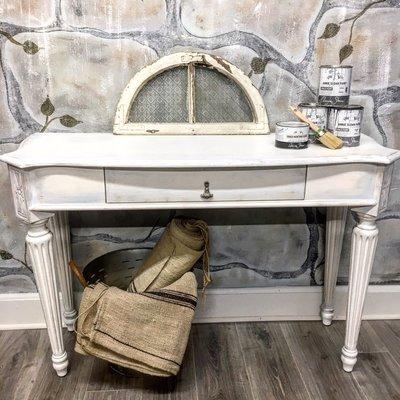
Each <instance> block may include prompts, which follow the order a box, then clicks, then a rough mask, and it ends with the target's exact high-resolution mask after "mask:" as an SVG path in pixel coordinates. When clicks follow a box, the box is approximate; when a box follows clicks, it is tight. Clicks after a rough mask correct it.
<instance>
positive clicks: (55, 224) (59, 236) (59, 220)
mask: <svg viewBox="0 0 400 400" xmlns="http://www.w3.org/2000/svg"><path fill="white" fill-rule="evenodd" d="M49 228H50V231H51V232H52V234H53V241H54V259H55V260H54V261H55V266H56V268H57V271H58V282H59V285H60V289H61V293H62V300H63V304H64V308H63V310H64V321H65V325H66V326H67V328H68V330H69V331H70V332H72V331H73V330H74V323H75V318H76V317H77V315H78V314H77V312H76V310H75V306H74V297H73V296H74V294H73V286H72V272H71V268H70V267H69V265H68V263H69V261H70V260H71V244H70V231H69V223H68V213H67V212H65V211H59V212H57V213H56V214H55V215H54V217H53V218H50V220H49Z"/></svg>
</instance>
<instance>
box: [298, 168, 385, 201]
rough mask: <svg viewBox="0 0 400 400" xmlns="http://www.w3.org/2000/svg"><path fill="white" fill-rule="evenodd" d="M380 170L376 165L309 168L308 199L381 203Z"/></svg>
mask: <svg viewBox="0 0 400 400" xmlns="http://www.w3.org/2000/svg"><path fill="white" fill-rule="evenodd" d="M378 172H379V170H378V167H377V166H376V165H374V164H353V165H348V164H342V165H329V166H324V167H323V168H321V167H320V166H311V167H309V168H308V174H307V188H306V196H305V198H306V199H321V200H329V199H332V198H334V199H343V200H345V199H354V198H357V199H371V200H373V201H374V202H375V203H378V202H379V193H376V192H375V188H376V187H379V192H380V182H379V173H378Z"/></svg>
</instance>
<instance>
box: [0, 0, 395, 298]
mask: <svg viewBox="0 0 400 400" xmlns="http://www.w3.org/2000/svg"><path fill="white" fill-rule="evenodd" d="M399 24H400V0H381V1H373V0H347V1H345V0H296V1H295V0H284V1H282V0H268V1H266V0H264V1H257V0H243V1H239V0H237V1H236V0H219V1H213V0H165V1H164V0H145V1H143V0H129V1H128V0H96V1H94V0H42V1H39V0H14V1H9V0H0V63H1V64H0V67H1V74H0V93H1V95H0V151H1V152H2V153H3V152H8V151H11V150H13V149H15V148H16V147H17V145H18V144H19V143H20V142H21V141H22V140H23V139H24V138H26V137H27V136H29V135H30V134H31V133H33V132H35V131H40V130H43V131H45V132H47V134H48V135H55V134H57V132H60V131H68V132H75V131H82V132H90V131H102V132H103V131H104V132H107V131H110V130H111V128H112V120H113V115H114V112H115V108H116V103H117V101H118V98H119V95H120V93H121V91H122V89H123V88H124V86H125V85H126V83H127V82H128V80H129V79H130V78H131V77H132V76H133V75H134V74H135V73H136V72H137V71H138V70H139V69H140V68H141V67H143V66H144V65H146V64H149V63H151V62H152V61H153V60H155V59H157V58H159V57H161V56H163V55H165V54H169V53H172V52H176V51H182V50H186V49H190V50H202V51H206V52H210V53H213V54H217V55H220V56H222V57H224V58H226V59H228V60H229V61H231V62H232V63H234V64H236V65H238V66H239V67H240V68H241V69H242V70H243V71H245V73H247V74H248V75H249V76H250V77H251V79H252V81H253V83H254V85H255V86H256V87H257V88H259V90H260V92H261V94H262V96H263V98H264V101H265V104H266V106H267V110H268V116H269V119H270V122H271V126H273V124H274V123H275V122H276V121H278V120H282V119H287V118H291V116H290V115H289V113H288V110H287V104H288V103H291V104H296V103H298V102H300V101H309V100H313V99H315V95H316V86H317V79H318V66H319V65H320V64H332V63H334V64H337V63H339V62H340V61H342V62H343V63H348V64H352V65H353V66H354V81H353V89H354V90H353V98H352V102H353V103H357V104H362V105H363V106H364V107H365V118H364V123H363V130H364V132H365V133H367V134H368V135H370V136H372V137H373V138H374V139H376V140H377V141H378V142H379V143H382V144H383V145H385V146H391V147H396V148H400V69H399V64H400V25H399ZM47 97H48V100H46V99H47ZM324 213H325V211H324V210H317V209H299V210H273V211H265V210H264V211H263V210H245V211H240V210H237V211H229V212H228V211H224V212H215V211H207V212H199V211H195V212H188V211H185V213H183V214H186V215H192V216H195V217H201V218H204V219H205V220H207V221H208V222H209V223H210V225H211V233H212V241H213V252H212V260H211V261H212V266H213V271H214V273H213V276H214V285H215V287H217V286H219V287H222V286H225V287H240V286H242V287H246V286H267V285H283V284H291V285H315V284H318V285H319V284H321V283H322V282H323V267H324V233H325V232H324V218H325V215H324ZM181 214H182V213H181ZM172 215H174V211H170V212H160V213H155V212H146V213H142V214H140V213H126V212H124V213H122V212H121V213H106V215H102V216H101V217H99V215H98V214H97V213H73V214H72V215H71V224H72V227H73V228H72V235H73V236H72V238H73V252H74V257H75V258H76V259H77V261H78V262H79V263H80V264H82V265H85V264H86V263H88V262H89V261H90V260H92V259H94V258H96V257H98V256H100V255H102V254H104V253H106V252H108V251H112V250H116V249H124V248H132V249H137V250H135V251H138V254H139V253H140V254H142V253H143V249H144V250H146V251H148V249H149V248H151V247H152V246H153V245H154V243H155V241H156V240H157V238H158V237H159V235H160V234H161V232H162V227H163V226H164V225H165V223H166V221H168V219H169V218H170V217H171V216H172ZM353 224H354V221H353V219H352V216H351V215H350V214H349V216H348V224H347V233H346V235H347V236H346V238H345V246H344V247H345V251H344V255H343V259H342V266H341V271H340V278H339V280H340V282H342V283H344V282H346V276H347V264H348V253H349V242H350V232H351V228H352V226H353ZM378 225H379V229H380V232H381V236H380V241H379V244H378V251H377V257H376V262H375V266H374V269H373V277H372V281H373V282H375V283H393V282H399V281H400V262H399V260H400V229H399V228H400V166H399V164H398V165H396V167H395V172H394V176H393V182H392V188H391V192H390V200H389V207H388V209H387V211H385V212H384V213H383V214H382V215H380V217H379V222H378ZM116 226H119V227H118V228H116ZM24 234H25V227H24V226H23V225H21V224H20V223H19V222H18V221H17V220H16V218H15V217H14V216H13V209H12V205H11V201H10V187H9V181H8V176H7V172H6V168H5V166H4V165H1V166H0V249H1V252H0V293H4V292H30V291H35V290H36V288H35V284H34V280H33V276H32V272H31V270H30V265H29V264H30V262H29V260H27V259H26V256H25V249H24V243H23V237H24Z"/></svg>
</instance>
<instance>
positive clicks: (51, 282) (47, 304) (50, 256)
mask: <svg viewBox="0 0 400 400" xmlns="http://www.w3.org/2000/svg"><path fill="white" fill-rule="evenodd" d="M47 223H48V219H47V218H44V219H42V220H40V221H37V222H34V223H31V224H30V226H29V230H28V234H27V236H26V243H27V246H28V251H29V256H30V259H31V261H32V265H33V270H34V274H35V280H36V284H37V287H38V292H39V295H40V300H41V303H42V308H43V314H44V317H45V320H46V326H47V332H48V334H49V338H50V344H51V349H52V357H51V359H52V361H53V367H54V369H55V370H56V372H57V375H58V376H64V375H66V374H67V367H68V358H67V353H66V351H65V349H64V343H63V338H62V330H61V312H60V302H59V298H58V289H57V281H56V269H55V265H54V253H53V237H52V236H53V235H52V234H51V232H50V231H49V229H48V228H47V226H46V224H47Z"/></svg>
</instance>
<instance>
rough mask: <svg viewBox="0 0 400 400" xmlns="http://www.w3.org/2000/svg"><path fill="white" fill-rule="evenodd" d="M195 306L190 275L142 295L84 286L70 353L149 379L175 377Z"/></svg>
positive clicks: (96, 286)
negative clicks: (115, 365)
mask: <svg viewBox="0 0 400 400" xmlns="http://www.w3.org/2000/svg"><path fill="white" fill-rule="evenodd" d="M196 304H197V282H196V278H195V276H194V274H193V273H192V272H187V273H185V274H184V275H183V276H182V277H181V278H180V279H178V280H177V281H176V282H174V283H173V284H171V285H169V286H167V287H165V288H162V289H154V290H151V291H148V292H145V293H128V292H126V291H124V290H121V289H118V288H116V287H108V286H107V285H105V284H104V283H98V284H97V285H95V286H94V287H90V286H89V287H87V288H85V290H84V292H83V298H82V301H81V305H80V309H79V317H78V324H77V342H76V345H75V350H76V351H77V352H78V353H81V354H85V355H87V354H90V355H93V356H96V357H99V358H102V359H104V360H107V361H110V362H112V363H114V364H117V365H120V366H122V367H126V368H130V369H133V370H136V371H139V372H142V373H145V374H149V375H155V376H164V377H166V376H171V375H176V374H177V373H178V371H179V369H180V366H181V363H182V359H183V356H184V353H185V349H186V346H187V342H188V338H189V333H190V328H191V323H192V320H193V317H194V311H195V307H196Z"/></svg>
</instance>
